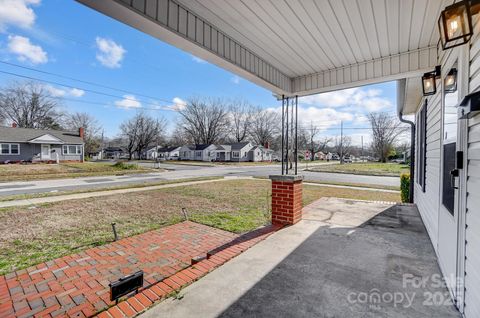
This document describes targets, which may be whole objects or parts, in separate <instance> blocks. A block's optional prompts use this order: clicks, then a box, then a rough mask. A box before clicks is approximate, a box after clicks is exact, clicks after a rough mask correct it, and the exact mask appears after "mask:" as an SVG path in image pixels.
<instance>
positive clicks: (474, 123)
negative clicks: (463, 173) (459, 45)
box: [464, 17, 480, 318]
mask: <svg viewBox="0 0 480 318" xmlns="http://www.w3.org/2000/svg"><path fill="white" fill-rule="evenodd" d="M474 30H475V33H474V37H473V39H472V40H471V42H470V51H469V60H470V74H469V84H470V85H469V92H470V93H472V92H477V91H479V90H480V22H479V20H478V17H477V20H476V23H475V28H474ZM467 129H468V141H467V154H466V155H467V199H466V214H465V224H466V230H465V241H466V244H465V296H464V297H465V308H464V312H465V316H466V317H467V318H470V317H480V195H479V193H480V192H479V190H480V115H477V116H475V117H474V118H471V119H469V120H468V128H467Z"/></svg>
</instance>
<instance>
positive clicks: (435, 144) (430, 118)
mask: <svg viewBox="0 0 480 318" xmlns="http://www.w3.org/2000/svg"><path fill="white" fill-rule="evenodd" d="M440 97H441V92H440V90H437V94H435V95H433V96H431V97H429V98H428V104H427V128H426V132H425V134H426V137H427V142H426V156H425V192H423V189H422V186H421V185H420V184H418V183H417V182H415V203H416V204H417V206H418V209H419V211H420V214H421V216H422V220H423V223H424V224H425V227H426V228H427V232H428V234H429V236H430V240H431V241H432V244H433V247H434V248H435V250H437V240H438V212H439V198H440V139H441V100H440ZM423 103H424V101H423V100H422V103H421V105H423ZM417 119H418V117H417ZM417 124H418V122H417ZM419 131H420V129H417V130H416V132H417V139H416V140H419V139H418V133H419ZM415 149H416V162H417V163H418V162H419V160H418V159H419V155H420V154H419V152H418V151H419V147H418V146H417V147H416V148H415ZM417 169H421V168H420V167H418V166H417ZM417 171H418V170H417Z"/></svg>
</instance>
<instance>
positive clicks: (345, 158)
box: [343, 156, 352, 163]
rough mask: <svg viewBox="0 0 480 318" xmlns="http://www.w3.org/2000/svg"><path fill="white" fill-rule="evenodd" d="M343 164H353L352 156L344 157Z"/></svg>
mask: <svg viewBox="0 0 480 318" xmlns="http://www.w3.org/2000/svg"><path fill="white" fill-rule="evenodd" d="M343 162H344V163H352V158H351V157H350V156H344V157H343Z"/></svg>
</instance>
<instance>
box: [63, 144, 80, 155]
mask: <svg viewBox="0 0 480 318" xmlns="http://www.w3.org/2000/svg"><path fill="white" fill-rule="evenodd" d="M63 154H64V155H81V154H82V146H81V145H63Z"/></svg>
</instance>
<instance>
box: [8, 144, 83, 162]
mask: <svg viewBox="0 0 480 318" xmlns="http://www.w3.org/2000/svg"><path fill="white" fill-rule="evenodd" d="M54 151H55V152H54ZM40 152H41V145H40V144H27V143H20V154H19V155H2V154H0V162H5V161H14V162H16V161H22V160H23V161H32V160H33V161H40V160H41V158H40ZM50 152H51V156H50V157H51V159H50V160H56V156H55V153H58V155H59V160H61V161H81V160H82V156H83V155H63V152H62V145H50Z"/></svg>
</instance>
